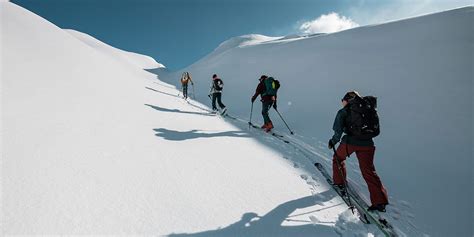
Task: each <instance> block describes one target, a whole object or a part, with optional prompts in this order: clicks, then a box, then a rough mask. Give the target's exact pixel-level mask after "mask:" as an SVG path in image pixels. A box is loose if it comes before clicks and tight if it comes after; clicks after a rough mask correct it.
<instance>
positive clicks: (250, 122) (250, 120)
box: [249, 102, 253, 129]
mask: <svg viewBox="0 0 474 237" xmlns="http://www.w3.org/2000/svg"><path fill="white" fill-rule="evenodd" d="M252 113H253V102H252V107H251V108H250V119H249V129H250V125H251V124H252Z"/></svg>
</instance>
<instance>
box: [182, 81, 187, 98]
mask: <svg viewBox="0 0 474 237" xmlns="http://www.w3.org/2000/svg"><path fill="white" fill-rule="evenodd" d="M182 86H183V96H184V98H188V84H182Z"/></svg>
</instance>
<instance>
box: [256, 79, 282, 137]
mask: <svg viewBox="0 0 474 237" xmlns="http://www.w3.org/2000/svg"><path fill="white" fill-rule="evenodd" d="M258 80H259V81H260V82H259V83H258V85H257V89H256V90H255V94H254V95H253V96H252V99H251V101H252V103H253V102H255V100H256V99H257V96H258V95H260V97H261V99H260V101H261V102H262V116H263V122H264V123H263V125H262V127H261V128H262V129H263V130H265V131H266V132H270V131H271V130H272V128H273V123H272V120H271V119H270V116H269V115H268V111H269V110H270V108H271V107H272V106H273V108H275V110H276V109H277V101H276V99H277V95H276V92H277V90H278V88H279V87H280V83H279V82H278V81H277V80H274V79H273V77H268V76H266V75H262V76H261V77H260V79H258Z"/></svg>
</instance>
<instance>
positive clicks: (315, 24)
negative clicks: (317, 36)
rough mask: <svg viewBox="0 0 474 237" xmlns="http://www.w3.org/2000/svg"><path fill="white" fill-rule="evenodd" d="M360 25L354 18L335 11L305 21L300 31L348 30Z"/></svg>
mask: <svg viewBox="0 0 474 237" xmlns="http://www.w3.org/2000/svg"><path fill="white" fill-rule="evenodd" d="M357 26H359V24H357V23H356V22H354V21H353V20H352V19H350V18H348V17H345V16H339V14H337V13H335V12H331V13H329V14H325V15H321V16H320V17H318V18H317V19H315V20H312V21H307V22H304V23H303V24H302V25H301V26H300V28H299V29H300V31H302V32H303V33H307V34H314V33H332V32H337V31H341V30H347V29H350V28H354V27H357Z"/></svg>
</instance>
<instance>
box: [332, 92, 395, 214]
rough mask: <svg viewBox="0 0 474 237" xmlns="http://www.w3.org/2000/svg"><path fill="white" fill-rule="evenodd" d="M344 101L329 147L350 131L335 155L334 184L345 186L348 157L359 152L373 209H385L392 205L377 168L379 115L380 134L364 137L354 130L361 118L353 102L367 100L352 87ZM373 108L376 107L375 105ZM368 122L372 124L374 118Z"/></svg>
mask: <svg viewBox="0 0 474 237" xmlns="http://www.w3.org/2000/svg"><path fill="white" fill-rule="evenodd" d="M341 101H342V106H343V108H342V109H341V110H339V111H338V112H337V115H336V119H335V120H334V125H333V130H334V135H333V137H332V138H331V139H330V140H329V143H328V147H329V149H333V148H334V146H335V145H336V144H337V143H338V142H339V140H340V139H341V136H342V134H343V133H346V134H345V135H344V136H343V137H342V140H341V144H340V145H339V147H338V148H337V151H336V154H334V156H333V181H334V184H335V185H338V186H339V187H341V188H343V187H344V185H345V179H346V165H345V162H344V161H345V160H346V158H347V157H349V156H350V155H351V154H352V153H354V152H355V153H356V156H357V159H358V160H359V167H360V170H361V172H362V176H363V177H364V179H365V182H366V183H367V186H368V187H369V192H370V201H371V203H372V205H371V206H370V207H369V211H374V210H377V211H382V212H384V211H385V206H386V205H388V195H387V191H386V190H385V187H384V186H383V184H382V181H381V180H380V178H379V176H378V175H377V172H376V171H375V166H374V154H375V146H374V141H373V139H372V138H371V137H373V136H377V135H378V133H379V131H380V130H379V128H378V117H377V118H376V125H375V126H376V129H375V130H376V132H375V133H376V134H372V136H370V135H369V136H366V137H364V139H362V138H361V136H360V135H354V134H355V133H357V132H352V130H354V127H357V124H356V123H360V120H359V121H357V118H355V117H356V115H354V113H351V111H350V110H351V105H352V104H354V103H364V102H360V101H364V99H363V98H362V97H360V95H359V94H358V93H357V92H356V91H350V92H347V93H346V94H345V95H344V97H343V98H342V100H341ZM374 107H375V105H374ZM373 111H375V109H374V110H373ZM375 113H376V112H375ZM350 115H351V116H350ZM368 123H369V127H370V121H369V122H368ZM374 124H375V123H374ZM359 131H360V129H359ZM368 137H370V138H368ZM337 162H339V165H338V163H337ZM339 168H341V170H339ZM341 173H342V176H341Z"/></svg>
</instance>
